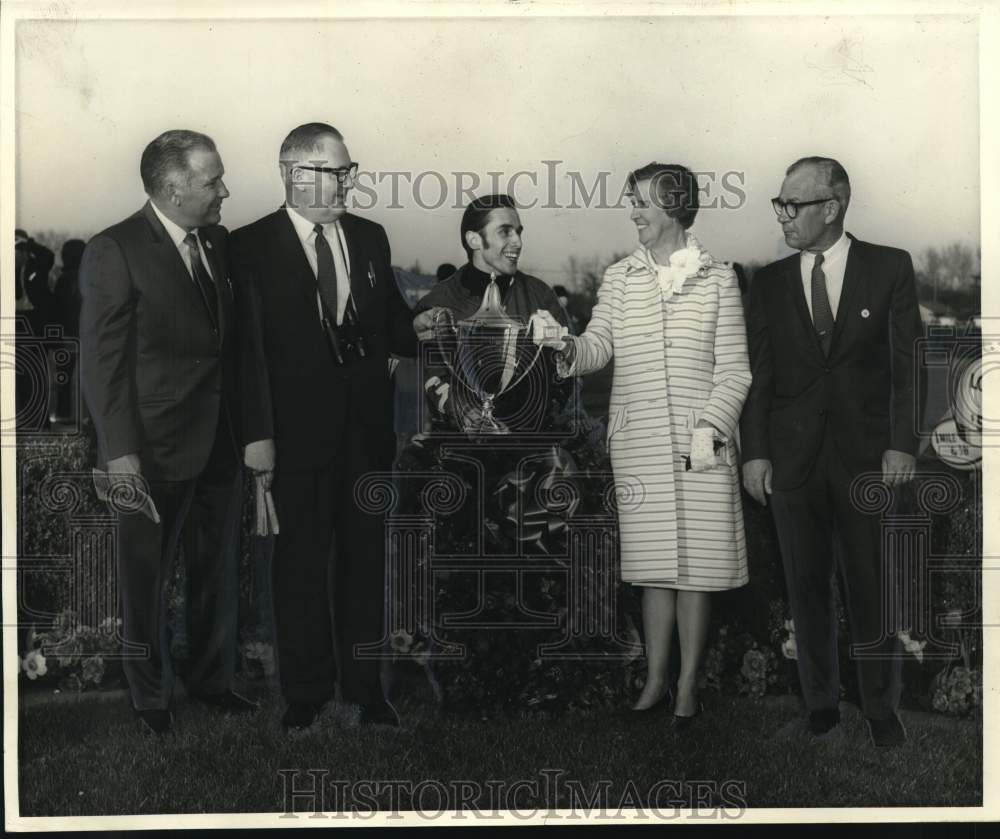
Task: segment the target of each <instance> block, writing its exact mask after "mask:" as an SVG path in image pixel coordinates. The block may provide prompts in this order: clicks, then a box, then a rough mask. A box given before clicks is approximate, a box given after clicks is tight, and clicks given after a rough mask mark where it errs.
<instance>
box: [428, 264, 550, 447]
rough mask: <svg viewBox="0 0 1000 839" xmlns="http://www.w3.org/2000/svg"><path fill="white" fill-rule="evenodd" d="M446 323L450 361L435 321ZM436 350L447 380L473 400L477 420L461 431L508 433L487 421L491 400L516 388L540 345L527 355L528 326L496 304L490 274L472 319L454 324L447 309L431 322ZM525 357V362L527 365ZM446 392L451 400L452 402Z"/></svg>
mask: <svg viewBox="0 0 1000 839" xmlns="http://www.w3.org/2000/svg"><path fill="white" fill-rule="evenodd" d="M442 320H445V321H447V324H446V330H447V333H449V334H450V335H451V337H452V338H453V339H454V341H455V343H456V348H455V350H454V359H452V358H450V357H449V356H451V355H452V353H450V352H449V351H448V350H447V349H446V348H445V347H444V342H443V341H442V335H441V334H442V332H443V331H445V330H442V329H440V328H439V327H440V324H441V321H442ZM434 326H435V333H436V335H437V341H438V347H439V349H440V350H441V354H442V356H443V358H444V363H445V364H446V365H447V367H448V370H449V371H450V372H451V375H452V380H453V382H455V383H461V384H463V385H465V387H466V388H467V389H468V390H469V392H470V393H472V394H473V395H474V396H475V398H476V401H477V403H478V404H477V405H476V406H475V407H476V408H477V409H478V413H479V416H480V419H479V422H478V427H476V428H469V427H466V428H465V430H466V431H467V432H469V433H473V434H507V433H509V429H507V428H506V426H505V425H504V424H503V423H501V422H498V421H497V419H496V417H494V416H493V410H494V407H495V404H496V400H497V399H498V398H499V397H500V396H502V395H503V394H504V393H506V392H507V391H509V390H511V389H513V388H515V387H517V386H518V384H520V382H521V381H522V380H523V379H524V377H525V376H527V375H528V373H529V372H531V369H532V368H533V367H534V366H535V364H536V363H537V361H538V359H539V357H540V356H541V353H542V348H541V346H538V347H537V348H535V350H534V354H533V355H532V354H531V353H529V352H526V351H525V349H526V347H528V346H530V335H529V326H528V324H526V323H524V322H523V321H520V320H518V319H516V318H512V317H510V316H509V315H508V314H507V311H506V310H505V309H504V307H503V303H502V302H501V301H500V288H499V287H498V286H497V284H496V273H491V274H490V284H489V285H488V286H487V287H486V293H485V294H484V295H483V302H482V305H481V306H480V307H479V309H478V310H476V312H475V314H473V315H471V316H469V317H467V318H465V319H464V320H460V321H458V322H456V321H455V317H454V315H452V313H451V312H450V311H449V310H448V309H442V310H441V311H440V312H438V313H437V315H436V316H435V318H434ZM529 357H530V360H527V361H526V359H528V358H529ZM455 390H456V389H455V388H454V387H453V388H452V397H453V398H454V397H456V396H457V394H456V393H455Z"/></svg>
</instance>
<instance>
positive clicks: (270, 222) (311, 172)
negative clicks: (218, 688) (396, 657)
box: [232, 123, 416, 731]
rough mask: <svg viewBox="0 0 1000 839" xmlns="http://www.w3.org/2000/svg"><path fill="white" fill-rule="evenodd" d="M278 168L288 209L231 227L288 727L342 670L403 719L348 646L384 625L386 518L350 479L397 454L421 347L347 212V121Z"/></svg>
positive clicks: (379, 707)
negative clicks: (393, 408)
mask: <svg viewBox="0 0 1000 839" xmlns="http://www.w3.org/2000/svg"><path fill="white" fill-rule="evenodd" d="M279 173H280V175H281V178H282V181H283V183H284V189H285V204H284V206H282V207H281V208H279V209H278V210H276V211H275V212H273V213H270V214H269V215H267V216H265V217H264V218H262V219H259V220H258V221H256V222H254V223H253V224H250V225H248V226H246V227H243V228H241V229H239V230H237V231H235V232H234V233H233V236H232V254H233V272H234V276H235V277H236V279H237V280H238V284H239V286H240V289H241V292H242V293H241V296H240V301H241V313H242V317H241V328H242V336H243V367H244V376H243V382H244V388H245V392H244V401H243V406H244V417H243V421H244V439H246V440H248V441H251V442H250V443H249V444H248V445H247V446H246V450H245V463H246V465H247V467H248V468H249V469H251V470H252V471H253V472H254V473H255V475H256V476H257V480H258V481H260V482H262V483H263V484H264V485H265V487H268V488H270V487H271V483H272V481H273V493H274V505H275V507H276V513H277V524H278V532H277V539H276V542H275V553H274V571H273V581H274V587H273V592H274V595H273V596H274V618H275V629H276V635H277V649H278V673H279V678H280V682H281V689H282V693H283V694H284V697H285V700H286V702H287V703H288V708H287V711H286V712H285V715H284V718H283V721H282V722H283V724H284V726H285V728H286V730H289V731H295V730H301V729H305V728H308V727H310V726H311V725H313V723H314V722H315V721H316V720H317V717H318V715H319V713H320V711H321V709H322V707H323V705H324V704H326V702H327V701H328V700H329V699H331V698H332V697H333V695H334V686H335V682H338V683H339V687H340V694H341V698H342V699H343V700H345V701H346V702H347V703H350V704H353V705H356V706H360V718H359V719H360V722H361V724H370V723H381V724H386V725H398V723H399V720H398V717H397V716H396V713H395V711H394V710H393V708H392V706H391V705H390V704H389V703H388V702H387V701H386V700H385V698H384V696H383V693H382V688H381V684H380V678H379V666H378V665H379V662H378V661H377V660H374V659H371V658H368V659H365V658H362V657H359V656H358V655H357V654H356V650H357V648H358V647H359V646H363V645H366V644H377V643H378V642H379V641H380V640H381V636H382V619H383V608H384V604H383V598H384V588H385V531H384V525H383V518H382V516H380V515H377V514H373V513H372V512H370V511H369V510H365V509H362V508H360V507H359V506H358V504H357V503H356V500H355V494H354V487H355V484H356V482H357V479H358V478H359V477H360V476H362V475H364V474H365V473H368V472H378V471H386V470H388V469H389V467H390V464H391V462H392V458H393V456H394V454H395V434H394V433H393V427H392V417H391V415H390V414H389V412H388V411H387V410H386V406H387V405H389V404H390V398H391V390H390V387H391V386H390V380H389V365H388V359H389V353H395V354H397V355H408V356H412V355H413V354H414V353H415V351H416V336H415V335H414V332H413V328H412V325H411V321H412V314H411V312H410V310H409V308H408V307H407V306H406V303H405V302H404V301H403V298H402V296H401V295H400V293H399V289H398V288H397V286H396V280H395V276H394V275H393V272H392V267H391V264H390V256H389V240H388V238H387V237H386V233H385V230H384V229H383V228H382V227H381V226H380V225H378V224H375V223H374V222H371V221H368V220H366V219H363V218H360V217H358V216H355V215H353V214H352V213H349V212H347V195H348V192H349V191H350V189H351V188H353V187H354V186H355V179H356V177H357V164H356V163H355V162H354V161H352V160H351V156H350V154H349V152H348V150H347V146H346V145H345V144H344V138H343V137H342V136H341V134H340V132H339V131H337V129H336V128H334V127H333V126H331V125H327V124H326V123H308V124H306V125H301V126H299V127H298V128H296V129H294V130H293V131H292V132H290V133H289V135H288V136H287V137H286V138H285V141H284V142H283V143H282V146H281V152H280V159H279ZM331 548H335V551H334V554H333V560H332V567H331ZM331 605H332V609H331Z"/></svg>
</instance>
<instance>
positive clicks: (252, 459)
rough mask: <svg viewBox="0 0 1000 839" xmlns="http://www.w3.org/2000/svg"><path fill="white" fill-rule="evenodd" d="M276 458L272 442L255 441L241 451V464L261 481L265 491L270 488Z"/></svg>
mask: <svg viewBox="0 0 1000 839" xmlns="http://www.w3.org/2000/svg"><path fill="white" fill-rule="evenodd" d="M276 459H277V457H276V454H275V449H274V440H257V441H255V442H253V443H249V444H247V447H246V448H245V449H244V450H243V463H244V464H245V465H246V467H247V469H249V470H250V471H251V472H253V473H254V476H255V477H256V478H257V479H258V480H260V481H261V483H262V484H263V488H264V489H265V490H267V489H270V488H271V481H272V480H273V479H274V464H275V461H276Z"/></svg>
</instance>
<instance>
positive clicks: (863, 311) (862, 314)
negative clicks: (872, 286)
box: [861, 309, 871, 318]
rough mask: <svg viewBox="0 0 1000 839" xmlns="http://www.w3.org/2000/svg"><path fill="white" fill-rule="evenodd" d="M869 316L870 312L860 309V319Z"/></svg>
mask: <svg viewBox="0 0 1000 839" xmlns="http://www.w3.org/2000/svg"><path fill="white" fill-rule="evenodd" d="M870 316H871V312H869V311H868V310H867V309H862V310H861V317H863V318H867V317H870Z"/></svg>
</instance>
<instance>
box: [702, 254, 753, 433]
mask: <svg viewBox="0 0 1000 839" xmlns="http://www.w3.org/2000/svg"><path fill="white" fill-rule="evenodd" d="M718 290H719V316H718V321H717V322H716V328H715V369H714V371H713V373H712V392H711V394H710V395H709V398H708V402H707V403H706V405H705V407H704V408H703V409H702V411H701V418H702V419H704V420H706V421H707V422H710V423H711V424H712V425H714V426H715V427H716V428H717V429H719V431H721V432H722V433H723V434H725V435H726V436H727V437H732V436H733V435H734V434H735V433H736V428H737V426H738V424H739V421H740V412H741V411H742V410H743V403H744V401H745V400H746V398H747V393H748V392H749V391H750V381H751V376H750V362H749V359H748V356H747V331H746V323H745V322H744V318H743V303H742V301H741V299H740V291H739V285H738V283H737V281H736V274H735V273H734V272H733V270H732V269H731V268H727V269H725V270H724V272H723V278H722V279H721V280H720V282H719V285H718Z"/></svg>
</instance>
